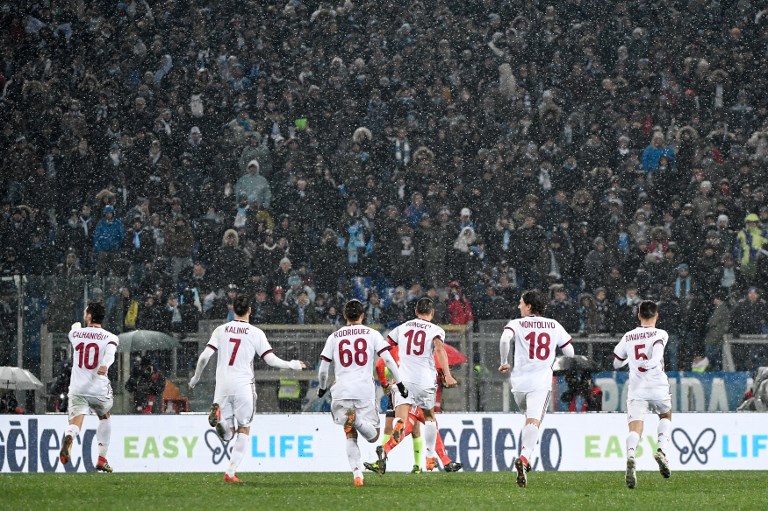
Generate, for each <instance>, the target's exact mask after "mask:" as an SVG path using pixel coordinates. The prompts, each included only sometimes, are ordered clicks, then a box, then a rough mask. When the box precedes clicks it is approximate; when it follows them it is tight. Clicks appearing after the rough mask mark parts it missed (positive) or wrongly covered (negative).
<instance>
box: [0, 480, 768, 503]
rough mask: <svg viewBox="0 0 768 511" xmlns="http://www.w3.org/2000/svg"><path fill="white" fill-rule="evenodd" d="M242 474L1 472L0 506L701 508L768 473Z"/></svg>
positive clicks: (746, 495)
mask: <svg viewBox="0 0 768 511" xmlns="http://www.w3.org/2000/svg"><path fill="white" fill-rule="evenodd" d="M239 475H240V477H241V479H242V480H243V481H244V482H245V484H242V485H232V484H225V483H224V482H223V481H222V474H189V473H187V474H177V473H173V474H119V473H113V474H0V489H2V491H0V509H2V510H6V509H7V510H14V511H15V510H25V509H29V510H35V511H38V510H44V509H65V510H67V511H72V510H76V509H79V510H83V509H91V510H102V511H109V510H113V509H114V510H117V509H137V510H142V511H154V510H157V509H172V510H174V511H180V510H186V509H190V510H195V511H198V510H199V511H202V510H216V511H218V510H226V509H247V510H249V511H252V510H277V509H290V510H302V511H315V510H325V509H328V510H343V511H352V510H356V509H361V510H366V511H371V510H382V509H383V510H386V511H392V510H394V509H405V510H408V511H413V510H419V509H424V510H426V509H429V510H430V511H447V510H452V509H456V510H470V511H485V510H489V509H504V510H509V509H518V510H526V509H529V510H531V511H538V510H544V509H556V510H559V511H562V510H565V509H584V510H592V509H594V510H609V509H621V510H630V509H631V510H639V509H650V510H655V511H658V510H661V509H673V510H676V511H679V510H687V509H695V510H697V511H702V510H703V509H728V510H742V509H761V510H762V509H766V507H765V506H766V502H768V489H766V481H767V480H768V471H766V472H752V471H749V472H748V471H743V472H677V473H673V474H672V478H670V479H662V478H661V476H660V475H659V474H658V473H657V472H638V486H637V488H636V489H634V490H628V489H627V488H626V486H625V484H624V474H623V473H620V472H619V473H617V472H531V473H530V474H529V479H528V488H524V489H522V488H518V487H517V485H516V484H515V478H514V475H513V474H512V473H462V472H459V473H455V474H446V473H424V474H413V475H412V474H401V473H388V474H385V475H384V476H379V475H377V474H373V473H368V474H366V478H365V483H366V484H365V486H364V487H361V488H357V487H355V486H353V484H352V475H351V474H346V473H345V474H340V473H310V474H297V473H290V474H276V473H249V472H242V473H240V474H239Z"/></svg>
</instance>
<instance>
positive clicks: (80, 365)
mask: <svg viewBox="0 0 768 511" xmlns="http://www.w3.org/2000/svg"><path fill="white" fill-rule="evenodd" d="M69 342H71V343H72V347H73V348H74V352H73V353H72V376H71V378H70V380H69V393H70V394H72V395H76V396H92V397H112V386H111V385H110V384H109V378H108V377H107V375H106V374H105V375H99V374H97V371H98V370H99V367H101V366H102V365H104V364H103V363H102V362H103V360H104V355H105V354H106V348H107V346H108V345H110V344H113V345H114V346H115V350H117V347H118V346H119V345H120V340H119V339H118V338H117V336H116V335H115V334H111V333H109V332H107V331H106V330H104V329H103V328H94V327H84V328H75V329H74V330H72V331H70V332H69Z"/></svg>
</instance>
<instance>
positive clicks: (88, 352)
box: [75, 342, 99, 369]
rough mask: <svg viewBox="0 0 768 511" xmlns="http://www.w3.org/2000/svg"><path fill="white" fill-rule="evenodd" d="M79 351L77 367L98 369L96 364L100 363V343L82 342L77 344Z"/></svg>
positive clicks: (76, 348)
mask: <svg viewBox="0 0 768 511" xmlns="http://www.w3.org/2000/svg"><path fill="white" fill-rule="evenodd" d="M75 351H76V352H77V355H78V356H77V367H84V368H86V369H96V364H98V363H99V345H98V344H96V343H95V342H91V343H88V344H85V343H82V342H81V343H80V344H78V345H77V346H75Z"/></svg>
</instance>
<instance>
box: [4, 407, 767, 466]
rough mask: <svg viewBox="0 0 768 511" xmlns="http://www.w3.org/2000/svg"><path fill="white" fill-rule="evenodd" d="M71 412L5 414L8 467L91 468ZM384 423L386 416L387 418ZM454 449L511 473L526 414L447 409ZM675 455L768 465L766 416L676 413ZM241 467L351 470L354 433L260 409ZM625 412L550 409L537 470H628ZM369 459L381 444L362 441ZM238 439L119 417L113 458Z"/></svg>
mask: <svg viewBox="0 0 768 511" xmlns="http://www.w3.org/2000/svg"><path fill="white" fill-rule="evenodd" d="M657 421H658V419H657V418H656V417H655V416H649V417H648V420H647V421H646V426H645V433H644V434H643V437H642V439H641V441H640V444H639V446H638V450H637V459H638V469H639V470H657V466H656V463H655V461H654V459H653V453H654V452H655V450H656V447H657V446H656V423H657ZM66 422H67V420H66V416H64V415H58V416H52V415H28V416H7V415H6V416H0V472H4V473H5V472H92V471H94V463H95V461H96V458H97V456H98V454H97V442H96V429H95V428H96V422H97V420H96V418H95V417H87V418H86V421H85V424H84V429H83V431H82V432H81V434H80V437H79V439H78V440H77V441H76V442H75V445H74V447H73V451H72V462H71V463H70V464H69V465H67V466H62V465H61V463H60V462H59V449H60V447H61V436H62V432H63V430H64V427H65V425H66ZM382 422H383V417H382ZM438 423H439V429H440V432H441V434H442V436H443V439H444V442H445V446H446V449H447V451H448V455H449V456H450V457H451V458H453V459H455V460H457V461H460V462H461V463H463V464H464V470H465V471H467V472H476V471H478V472H479V471H482V472H492V471H510V470H512V463H513V459H514V458H515V457H516V456H517V455H518V454H519V448H520V436H521V432H522V428H523V425H524V418H523V416H522V415H520V414H466V413H460V414H439V415H438ZM672 425H673V428H672V433H671V443H670V446H669V448H668V449H667V457H668V458H669V461H670V467H671V469H672V471H673V472H674V471H679V470H766V469H768V432H766V429H765V417H764V415H762V414H749V413H739V414H737V413H703V414H702V413H698V414H691V413H680V414H675V415H674V416H673V418H672ZM253 426H254V427H253V428H252V430H251V431H252V432H253V435H252V436H251V437H250V439H249V442H250V446H249V449H248V452H247V454H246V457H245V459H244V460H243V462H242V464H241V465H240V471H239V472H240V473H241V474H242V473H247V472H348V471H349V465H348V463H347V459H346V456H345V455H344V452H345V436H344V432H343V431H342V428H340V427H339V426H338V425H336V424H334V423H333V422H332V419H331V416H330V414H315V413H311V414H301V415H259V416H257V417H256V418H255V421H254V424H253ZM626 435H627V419H626V414H623V413H584V414H561V413H555V414H550V415H547V417H546V418H545V420H544V422H543V424H542V429H541V440H540V444H539V448H538V449H537V452H536V455H535V458H534V459H533V460H531V462H532V465H533V467H534V470H547V471H598V470H599V471H606V470H608V471H617V472H623V470H624V468H625V466H626V465H625V459H624V452H625V449H624V439H625V437H626ZM359 443H360V448H361V451H362V455H363V459H364V460H375V459H376V454H375V447H376V445H377V444H378V443H374V444H368V443H367V442H364V441H362V440H361V441H360V442H359ZM410 443H411V441H410V440H409V439H408V438H406V439H405V440H404V441H403V444H404V445H402V446H400V447H398V448H397V450H395V451H393V452H392V453H390V456H389V461H388V464H387V471H388V472H408V471H410V469H411V467H412V463H413V457H412V454H411V446H410ZM231 447H232V446H231V445H229V444H226V443H224V442H222V440H221V439H220V438H219V437H218V436H217V435H216V433H215V432H214V430H213V429H212V428H210V427H209V426H208V422H207V420H206V416H205V415H202V414H185V415H173V416H148V417H136V416H115V417H114V418H113V420H112V440H111V444H110V449H109V456H108V457H109V461H110V464H111V465H112V466H113V467H114V468H115V471H116V472H223V471H224V470H225V469H226V467H227V466H228V464H229V456H230V452H231Z"/></svg>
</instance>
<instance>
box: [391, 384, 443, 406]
mask: <svg viewBox="0 0 768 511" xmlns="http://www.w3.org/2000/svg"><path fill="white" fill-rule="evenodd" d="M405 388H407V389H408V397H403V396H401V395H400V392H399V391H398V390H397V386H396V385H393V386H392V394H390V395H391V396H392V397H393V400H394V404H395V409H397V407H398V406H400V405H411V406H418V407H419V408H423V409H425V410H431V409H433V408H434V407H435V397H436V394H437V385H431V386H429V387H424V386H421V385H417V384H415V383H407V382H405Z"/></svg>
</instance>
